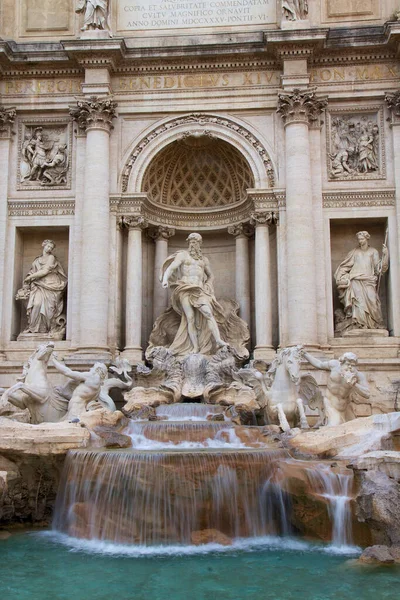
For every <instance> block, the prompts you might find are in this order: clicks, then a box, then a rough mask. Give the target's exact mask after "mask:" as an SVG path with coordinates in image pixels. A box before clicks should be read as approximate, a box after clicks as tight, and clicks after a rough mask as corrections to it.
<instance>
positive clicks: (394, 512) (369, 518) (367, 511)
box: [353, 465, 400, 546]
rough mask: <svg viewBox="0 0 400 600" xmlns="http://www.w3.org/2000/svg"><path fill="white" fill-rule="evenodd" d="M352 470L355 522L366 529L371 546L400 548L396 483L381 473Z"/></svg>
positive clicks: (399, 487)
mask: <svg viewBox="0 0 400 600" xmlns="http://www.w3.org/2000/svg"><path fill="white" fill-rule="evenodd" d="M364 466H365V465H364ZM353 469H354V476H355V485H356V488H357V489H358V493H357V496H356V500H355V510H356V515H357V518H358V520H359V521H360V522H363V523H365V524H366V525H367V526H368V528H369V529H370V532H371V537H372V541H373V543H375V544H385V545H388V546H391V545H400V513H399V506H400V484H399V482H398V481H396V480H395V479H392V478H390V477H389V476H388V474H387V473H385V472H382V471H376V470H373V471H363V470H359V469H358V468H357V467H355V466H353Z"/></svg>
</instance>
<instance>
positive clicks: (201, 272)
mask: <svg viewBox="0 0 400 600" xmlns="http://www.w3.org/2000/svg"><path fill="white" fill-rule="evenodd" d="M187 241H188V242H189V248H188V250H180V251H178V252H175V254H173V255H171V256H169V257H168V258H167V260H166V261H165V262H164V264H163V267H162V272H161V276H160V279H161V282H162V286H163V287H164V288H167V287H171V289H172V290H173V291H172V296H171V308H169V309H168V310H167V311H165V312H164V313H163V314H162V315H161V316H160V317H159V318H158V319H157V321H156V322H155V324H154V327H153V331H152V334H151V336H150V345H149V347H148V349H147V353H146V354H147V355H148V354H149V353H151V351H152V349H153V348H154V347H157V346H163V347H167V348H168V349H169V351H170V353H171V354H172V355H174V356H178V357H182V358H183V357H186V356H187V355H188V354H197V353H200V354H205V355H210V354H215V352H217V350H218V349H219V348H223V347H225V346H228V345H231V346H232V347H234V348H235V349H236V351H237V352H238V354H239V355H240V356H241V357H242V358H244V357H247V356H248V351H247V349H246V348H245V344H246V342H247V341H248V339H249V331H248V326H247V324H246V323H245V322H244V321H243V320H242V319H240V318H239V317H238V316H237V311H238V305H237V303H236V302H234V301H232V300H223V301H221V302H219V301H218V300H217V299H216V297H215V292H214V285H213V282H214V277H213V274H212V272H211V268H210V263H209V260H208V258H206V257H205V256H203V252H202V237H201V235H200V234H199V233H191V234H190V235H189V237H188V238H187Z"/></svg>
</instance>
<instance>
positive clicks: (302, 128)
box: [278, 90, 326, 346]
mask: <svg viewBox="0 0 400 600" xmlns="http://www.w3.org/2000/svg"><path fill="white" fill-rule="evenodd" d="M325 105H326V100H322V101H321V100H318V99H317V98H316V96H315V92H314V91H312V90H307V91H300V90H294V91H293V92H290V93H287V92H285V93H282V94H280V95H279V104H278V112H279V113H280V114H281V116H282V118H283V121H284V125H285V145H286V236H287V237H286V240H287V241H286V251H287V300H288V302H287V303H288V308H289V314H288V343H289V345H296V344H307V345H310V346H316V345H317V344H318V335H317V312H316V303H317V294H316V274H315V263H316V260H319V257H316V254H315V240H314V227H313V218H312V214H313V195H312V184H311V160H310V142H309V131H308V128H309V124H310V123H311V122H313V121H315V119H316V118H317V117H318V116H319V113H320V112H321V110H322V109H323V108H324V106H325Z"/></svg>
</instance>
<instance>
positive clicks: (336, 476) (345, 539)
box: [307, 465, 353, 546]
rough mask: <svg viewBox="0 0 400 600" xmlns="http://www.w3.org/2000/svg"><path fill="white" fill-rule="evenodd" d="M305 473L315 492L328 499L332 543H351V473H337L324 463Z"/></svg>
mask: <svg viewBox="0 0 400 600" xmlns="http://www.w3.org/2000/svg"><path fill="white" fill-rule="evenodd" d="M307 475H308V478H309V480H310V483H311V485H312V486H313V489H314V490H315V493H317V494H319V495H320V496H322V497H323V498H325V499H326V500H327V501H328V509H329V515H330V518H331V521H332V545H333V546H347V545H349V544H351V543H352V527H351V511H350V501H351V490H352V485H353V473H352V471H348V472H347V473H338V472H335V471H333V470H332V469H330V468H329V467H327V466H326V465H316V466H315V467H314V468H313V469H307Z"/></svg>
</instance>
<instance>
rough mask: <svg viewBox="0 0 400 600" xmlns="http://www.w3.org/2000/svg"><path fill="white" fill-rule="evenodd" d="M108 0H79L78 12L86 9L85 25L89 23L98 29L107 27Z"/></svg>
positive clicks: (87, 25)
mask: <svg viewBox="0 0 400 600" xmlns="http://www.w3.org/2000/svg"><path fill="white" fill-rule="evenodd" d="M107 8H108V0H78V5H77V8H76V11H77V12H83V11H84V10H85V16H84V17H83V24H84V27H89V25H92V26H94V27H95V28H96V29H105V28H106V25H107Z"/></svg>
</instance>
